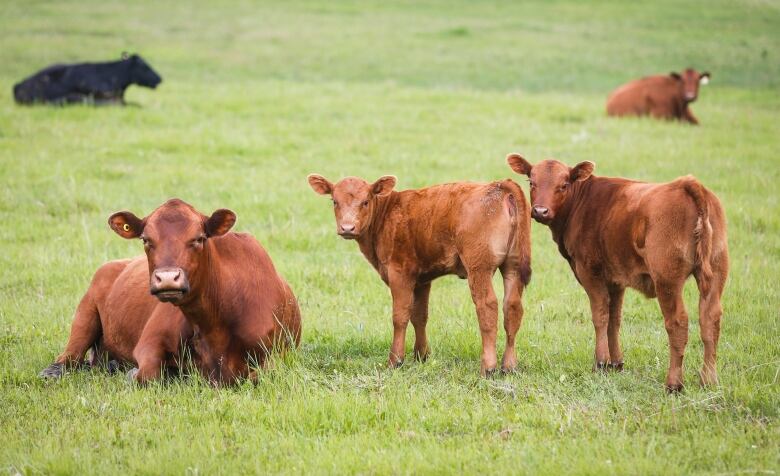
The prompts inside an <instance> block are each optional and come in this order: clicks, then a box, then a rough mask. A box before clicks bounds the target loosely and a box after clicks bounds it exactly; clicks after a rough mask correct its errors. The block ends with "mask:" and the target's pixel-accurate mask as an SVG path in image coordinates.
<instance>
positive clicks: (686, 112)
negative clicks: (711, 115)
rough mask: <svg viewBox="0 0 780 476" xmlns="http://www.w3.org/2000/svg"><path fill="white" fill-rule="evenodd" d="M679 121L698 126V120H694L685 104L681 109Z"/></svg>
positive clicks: (694, 117)
mask: <svg viewBox="0 0 780 476" xmlns="http://www.w3.org/2000/svg"><path fill="white" fill-rule="evenodd" d="M681 119H682V120H684V121H688V122H690V123H691V124H699V120H698V119H696V116H694V115H693V112H692V111H691V108H690V107H688V105H687V104H686V105H685V106H684V107H683V112H682V118H681Z"/></svg>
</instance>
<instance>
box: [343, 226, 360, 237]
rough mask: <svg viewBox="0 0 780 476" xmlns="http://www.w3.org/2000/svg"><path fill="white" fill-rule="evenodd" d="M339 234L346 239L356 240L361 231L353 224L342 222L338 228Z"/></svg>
mask: <svg viewBox="0 0 780 476" xmlns="http://www.w3.org/2000/svg"><path fill="white" fill-rule="evenodd" d="M338 233H339V236H340V237H342V238H344V239H345V240H354V239H355V238H357V237H358V236H360V233H358V231H357V227H356V226H355V225H352V224H346V223H342V224H341V225H339V229H338Z"/></svg>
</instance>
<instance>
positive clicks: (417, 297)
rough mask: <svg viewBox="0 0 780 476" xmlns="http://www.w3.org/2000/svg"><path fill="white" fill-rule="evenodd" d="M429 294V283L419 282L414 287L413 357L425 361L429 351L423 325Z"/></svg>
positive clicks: (426, 320) (425, 323) (426, 319)
mask: <svg viewBox="0 0 780 476" xmlns="http://www.w3.org/2000/svg"><path fill="white" fill-rule="evenodd" d="M430 294H431V283H425V284H419V285H417V287H415V288H414V304H413V305H412V316H411V317H412V326H414V358H415V359H417V360H419V361H421V362H425V360H427V359H428V355H429V354H430V353H431V349H430V346H429V345H428V335H427V334H426V332H425V326H426V325H427V324H428V297H429V296H430Z"/></svg>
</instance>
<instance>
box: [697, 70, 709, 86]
mask: <svg viewBox="0 0 780 476" xmlns="http://www.w3.org/2000/svg"><path fill="white" fill-rule="evenodd" d="M709 82H710V72H709V71H705V72H703V73H701V76H699V84H707V83H709Z"/></svg>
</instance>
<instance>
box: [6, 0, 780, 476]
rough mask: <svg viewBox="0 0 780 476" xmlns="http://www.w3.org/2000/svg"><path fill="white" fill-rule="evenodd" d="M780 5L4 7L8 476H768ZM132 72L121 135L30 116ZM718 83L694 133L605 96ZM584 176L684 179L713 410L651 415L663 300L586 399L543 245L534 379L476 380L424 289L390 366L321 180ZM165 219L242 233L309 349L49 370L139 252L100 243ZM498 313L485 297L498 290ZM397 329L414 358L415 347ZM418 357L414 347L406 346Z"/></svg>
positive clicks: (586, 368)
mask: <svg viewBox="0 0 780 476" xmlns="http://www.w3.org/2000/svg"><path fill="white" fill-rule="evenodd" d="M779 32H780V7H779V6H778V4H777V3H775V2H761V1H740V2H708V3H707V4H706V5H705V4H701V3H698V2H644V3H630V4H629V3H623V2H595V1H592V2H536V3H533V2H528V3H526V2H523V3H517V4H515V3H508V2H506V3H504V2H478V3H475V2H447V3H443V2H398V3H395V2H394V3H392V4H385V3H380V2H352V3H350V2H339V3H317V2H284V3H270V2H261V3H254V2H235V3H234V2H230V3H228V2H225V3H220V2H189V3H186V4H185V3H173V2H159V3H158V2H137V3H132V4H124V3H118V2H117V3H114V2H81V3H71V2H61V3H60V2H51V3H50V2H37V1H34V2H27V3H24V4H22V3H9V2H5V3H3V4H2V5H0V44H2V48H0V64H2V65H3V67H2V68H0V183H2V187H0V242H2V250H3V252H2V253H0V292H1V293H2V299H0V385H1V386H2V390H1V391H0V406H2V408H3V409H4V411H3V412H0V439H2V441H3V444H2V445H0V467H4V468H7V469H8V470H9V472H14V471H21V472H24V473H105V472H146V473H149V472H154V473H160V472H162V473H183V472H190V473H195V472H203V473H236V472H274V473H277V472H287V473H298V472H304V471H305V472H310V473H356V472H359V473H395V474H404V473H451V472H476V471H481V472H498V471H509V472H519V473H539V472H542V473H551V472H558V473H560V472H580V473H595V472H599V473H620V474H624V473H736V472H761V471H777V470H778V467H780V461H778V455H779V454H780V451H778V450H779V449H780V448H778V441H780V438H779V437H780V434H779V433H780V432H778V427H777V424H776V418H777V415H778V405H779V404H780V390H779V389H778V381H777V379H778V372H780V351H778V347H777V342H778V337H780V332H779V331H780V329H779V328H778V327H779V326H778V317H780V315H778V314H779V313H778V310H779V309H780V307H779V306H778V294H779V293H778V288H777V282H778V278H780V272H778V269H777V266H778V262H779V261H780V260H779V258H780V234H779V233H780V207H779V206H778V198H777V193H776V188H777V187H776V184H777V183H778V181H779V180H780V167H778V165H779V162H778V158H777V151H778V148H779V147H778V146H780V139H779V137H780V134H778V132H780V130H778V129H779V127H778V111H780V97H779V96H778V72H779V71H778V70H779V69H780V61H779V60H778V54H779V53H778V51H780V48H778V47H779V46H780V33H779ZM122 51H131V52H138V53H140V54H141V55H142V56H143V57H144V58H145V59H146V60H147V61H148V62H149V63H150V64H151V65H152V66H153V67H154V68H155V69H156V70H157V71H158V72H160V74H161V75H162V76H163V78H164V82H163V83H162V85H161V86H160V88H158V90H156V91H149V90H144V89H141V88H137V87H132V88H131V89H130V90H129V91H128V95H127V99H128V100H129V101H130V102H132V103H133V104H134V105H133V106H131V107H127V108H98V109H93V108H88V107H72V108H50V107H35V108H28V107H17V106H15V105H14V104H13V102H12V97H11V87H12V85H13V84H14V83H15V82H16V81H18V80H20V79H22V78H23V77H25V76H27V75H29V74H32V73H33V72H34V71H36V70H38V69H40V68H42V67H44V66H46V65H48V64H51V63H55V62H77V61H88V60H96V61H97V60H110V59H113V58H118V57H119V55H120V53H121V52H122ZM686 66H693V67H696V68H698V69H700V70H709V71H710V72H711V73H712V75H713V81H712V82H711V84H710V85H709V86H707V87H704V88H702V90H701V93H700V98H699V101H697V102H696V103H695V104H694V105H693V106H692V109H693V110H694V112H695V114H696V115H697V116H698V117H699V119H700V120H701V122H702V125H701V126H700V127H689V126H686V125H681V124H677V123H666V122H656V121H651V120H645V119H636V120H612V119H608V118H606V117H605V116H604V102H605V99H606V96H607V94H608V93H609V92H610V91H611V90H612V89H613V88H614V87H616V86H617V85H619V84H621V83H622V82H624V81H626V80H628V79H631V78H635V77H638V76H643V75H647V74H653V73H665V72H668V71H671V70H680V69H682V68H684V67H686ZM514 151H518V152H522V153H523V154H524V155H525V156H526V157H527V158H529V160H531V161H532V162H535V161H537V160H540V159H542V158H545V157H550V156H552V157H556V158H559V159H561V160H563V161H566V162H568V163H575V162H579V161H581V160H592V161H594V162H596V164H597V166H596V173H597V174H599V175H615V176H618V175H619V176H629V177H633V178H637V179H640V180H650V181H667V180H672V179H674V178H675V177H677V176H680V175H685V174H688V173H694V174H695V175H696V176H697V177H698V178H699V179H700V180H702V181H703V182H704V183H705V185H707V186H708V187H709V188H710V189H712V190H713V191H714V192H715V193H717V194H718V195H719V196H720V197H721V200H722V201H723V203H724V206H725V208H726V210H727V214H728V219H729V226H730V228H729V237H730V238H729V243H730V249H731V255H732V272H731V278H730V280H729V284H728V287H727V291H726V294H725V296H724V306H725V315H724V320H723V332H722V338H721V347H720V352H719V354H720V360H719V363H720V371H721V381H722V384H723V387H722V388H718V389H707V390H704V389H700V388H699V387H698V385H697V383H696V380H697V378H696V370H697V369H698V368H699V367H700V365H701V360H702V348H701V344H700V342H699V338H698V330H697V306H696V303H697V299H698V296H697V293H696V290H695V286H694V285H693V283H692V282H691V283H688V286H687V287H686V303H687V305H688V310H689V313H690V314H691V336H690V343H689V350H688V354H687V357H686V364H687V365H686V379H687V383H688V388H687V392H686V394H685V395H683V396H681V397H678V398H669V397H666V396H665V395H664V393H663V390H662V384H663V377H664V374H665V371H666V366H667V361H668V351H667V343H666V333H665V330H664V328H663V321H662V318H661V314H660V312H659V310H658V306H657V303H656V302H655V301H649V300H645V299H643V298H641V297H640V296H638V294H637V293H634V292H631V293H628V294H627V296H626V303H625V307H624V316H625V317H624V325H623V331H622V335H623V345H624V350H625V352H626V365H627V367H626V371H625V372H624V373H623V374H620V375H607V376H602V375H594V374H592V373H591V372H590V367H591V359H592V351H593V335H592V334H593V330H592V325H591V323H590V314H589V310H588V305H587V299H586V297H585V294H584V292H583V291H582V289H581V288H580V287H579V285H578V284H577V282H576V280H575V279H574V277H573V276H572V275H571V271H570V270H569V268H568V266H567V265H566V263H565V261H564V260H563V259H562V258H561V257H560V256H559V255H558V252H557V250H556V248H555V245H554V244H553V243H552V241H551V239H550V236H549V231H548V230H547V229H546V228H543V227H541V226H537V225H536V224H534V225H533V227H532V229H533V260H534V261H533V268H534V277H533V281H532V284H531V286H530V287H529V289H528V291H527V293H526V295H525V301H524V302H525V307H526V317H525V321H524V324H523V327H522V328H521V331H520V333H519V344H518V349H519V354H520V357H521V359H520V360H521V372H520V373H519V374H517V375H513V376H509V377H501V378H498V379H494V380H482V379H479V378H478V375H477V373H478V368H479V349H480V345H479V332H478V329H477V324H476V319H475V316H474V310H473V305H472V303H471V299H470V296H469V293H468V290H467V286H466V285H465V283H464V282H462V281H460V280H457V279H455V278H444V279H442V280H440V281H437V282H436V284H434V287H433V293H432V298H431V319H430V324H429V334H430V338H431V345H432V347H433V351H434V354H433V357H432V360H431V361H429V362H427V363H426V364H422V365H421V364H416V363H413V362H408V364H407V365H406V366H405V368H403V369H401V370H400V371H397V372H389V371H386V370H384V369H383V363H384V359H385V357H386V353H387V350H388V348H389V345H390V336H391V332H392V325H391V320H390V304H391V300H390V296H389V292H388V291H387V289H386V287H385V286H384V285H383V284H382V282H381V281H380V280H379V278H378V276H377V275H376V273H375V272H374V271H373V270H372V269H371V267H370V265H369V264H368V263H367V262H365V259H364V258H363V257H362V256H361V255H360V253H359V251H358V250H357V247H356V246H355V245H354V243H349V242H344V241H342V240H340V239H338V238H337V237H336V236H335V233H334V231H335V230H334V222H333V217H332V211H331V207H330V205H329V203H328V202H327V200H324V199H323V198H322V197H319V196H317V195H315V194H314V193H313V192H311V190H310V189H309V187H308V185H307V184H306V181H305V177H306V174H308V173H310V172H318V173H321V174H324V175H325V176H327V177H329V178H332V179H337V178H339V177H341V176H344V175H360V176H364V177H366V178H369V179H372V178H376V177H378V176H380V175H382V174H385V173H392V174H395V175H397V176H398V178H399V185H398V187H399V188H401V189H403V188H413V187H422V186H426V185H430V184H434V183H440V182H446V181H454V180H475V181H487V180H494V179H500V178H505V177H510V176H513V177H514V178H515V180H517V181H518V182H520V183H522V184H523V186H524V187H525V184H524V179H523V178H522V177H519V176H516V175H513V174H512V172H511V171H510V170H509V168H508V167H507V166H506V164H505V161H504V157H505V156H506V154H507V153H509V152H514ZM172 196H178V197H180V198H183V199H185V200H187V201H189V202H191V203H192V204H194V205H195V206H196V207H198V208H199V209H200V210H201V211H203V212H204V213H207V212H210V211H211V210H213V209H216V208H220V207H229V208H231V209H233V210H234V211H235V212H236V213H237V214H238V218H239V221H238V224H237V225H236V229H237V230H240V231H248V232H251V233H253V234H254V235H255V236H257V237H258V238H259V239H260V241H261V242H262V243H263V244H264V246H265V247H266V248H267V249H268V251H269V252H270V254H271V256H272V257H273V258H274V261H275V263H276V265H277V267H278V268H279V269H280V271H281V272H282V274H284V276H285V277H286V278H287V279H288V281H289V282H290V283H291V285H292V287H293V289H294V290H295V291H296V293H297V295H298V297H299V299H300V301H301V307H302V311H303V314H304V335H303V343H302V346H301V349H300V351H299V352H297V353H295V354H294V355H291V356H289V357H288V358H286V359H284V360H283V361H282V362H280V363H279V365H278V366H277V368H276V369H275V370H273V371H272V372H269V373H268V374H266V375H265V376H264V377H263V381H262V382H261V383H260V384H259V385H257V386H251V385H248V384H247V385H243V386H241V387H239V388H236V389H219V390H215V389H211V388H208V386H206V385H205V384H203V383H202V382H198V381H191V380H184V381H181V382H173V383H170V384H162V385H157V386H153V387H152V388H149V389H143V390H137V389H133V388H130V387H128V386H127V385H126V384H125V383H124V379H123V377H122V376H108V375H106V374H104V373H101V372H94V373H75V374H70V375H68V376H67V377H66V378H65V379H63V380H62V381H60V382H55V383H44V382H41V381H39V380H38V379H37V377H36V373H37V371H38V370H40V369H41V368H42V367H43V366H45V365H46V364H48V363H49V362H50V361H51V360H52V359H53V358H54V356H55V355H56V354H57V353H58V352H59V351H61V349H62V347H63V345H64V343H65V341H66V339H67V335H68V331H69V325H70V321H71V317H72V312H73V309H74V308H75V305H76V304H77V302H78V300H79V298H80V297H81V295H82V293H83V292H84V290H85V289H86V286H87V285H88V283H89V280H90V278H91V273H92V272H93V271H94V269H95V268H96V267H97V266H99V265H100V263H102V262H104V261H105V260H108V259H113V258H118V257H125V256H132V255H135V254H139V253H140V252H141V247H140V244H138V243H136V242H126V241H124V240H121V239H119V238H118V237H116V236H115V235H114V234H113V233H111V232H110V230H109V229H108V227H107V226H106V224H105V222H106V218H107V217H108V215H109V214H111V213H112V212H114V211H117V210H120V209H130V210H132V211H134V212H136V213H138V214H139V215H141V214H146V213H148V212H149V211H151V210H152V209H153V208H154V207H156V206H157V205H159V204H160V203H161V202H162V201H164V200H165V199H167V198H169V197H172ZM497 290H498V292H499V295H501V291H500V287H499V288H497ZM411 334H412V331H411V329H410V332H409V338H410V340H411V337H412V336H411ZM409 345H411V342H410V343H409Z"/></svg>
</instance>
